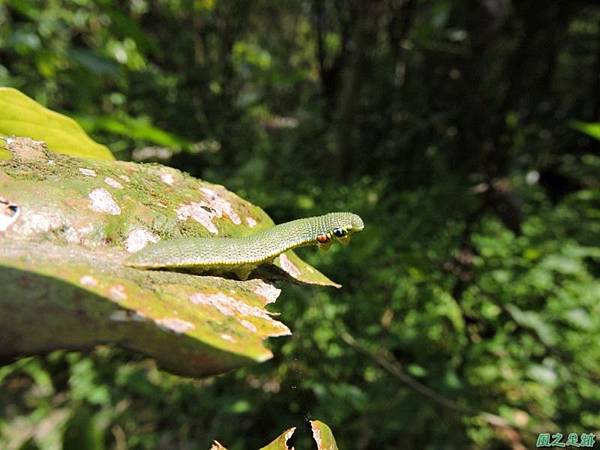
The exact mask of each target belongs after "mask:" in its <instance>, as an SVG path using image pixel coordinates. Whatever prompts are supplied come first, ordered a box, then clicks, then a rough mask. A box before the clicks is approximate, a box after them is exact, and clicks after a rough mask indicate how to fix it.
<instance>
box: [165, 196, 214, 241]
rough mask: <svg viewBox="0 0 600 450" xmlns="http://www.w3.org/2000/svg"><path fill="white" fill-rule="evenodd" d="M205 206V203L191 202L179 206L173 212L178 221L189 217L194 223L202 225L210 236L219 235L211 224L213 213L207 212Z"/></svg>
mask: <svg viewBox="0 0 600 450" xmlns="http://www.w3.org/2000/svg"><path fill="white" fill-rule="evenodd" d="M207 206H208V205H206V204H205V203H199V202H191V203H189V204H186V205H181V206H180V207H179V208H177V209H176V210H175V213H176V214H177V218H178V219H179V220H186V219H187V218H188V217H191V218H192V219H194V220H195V221H196V222H198V223H200V224H202V225H203V226H204V228H206V229H207V230H208V231H209V232H211V233H212V234H219V229H218V228H217V227H216V226H215V224H214V223H213V222H212V220H213V217H214V216H215V213H214V212H210V211H208V210H207Z"/></svg>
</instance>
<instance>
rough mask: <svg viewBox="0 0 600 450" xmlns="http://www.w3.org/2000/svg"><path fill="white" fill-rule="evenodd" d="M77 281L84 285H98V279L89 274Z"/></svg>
mask: <svg viewBox="0 0 600 450" xmlns="http://www.w3.org/2000/svg"><path fill="white" fill-rule="evenodd" d="M79 282H80V283H81V284H83V285H84V286H89V287H94V286H97V285H98V280H96V279H95V278H94V277H93V276H91V275H84V276H82V277H81V278H80V279H79Z"/></svg>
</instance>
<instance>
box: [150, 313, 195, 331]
mask: <svg viewBox="0 0 600 450" xmlns="http://www.w3.org/2000/svg"><path fill="white" fill-rule="evenodd" d="M155 322H156V324H157V325H158V326H159V327H161V328H162V329H164V330H166V331H172V332H174V333H177V334H183V333H185V332H186V331H189V330H191V329H193V328H194V324H193V323H190V322H188V321H186V320H182V319H178V318H176V317H166V318H164V319H158V320H155Z"/></svg>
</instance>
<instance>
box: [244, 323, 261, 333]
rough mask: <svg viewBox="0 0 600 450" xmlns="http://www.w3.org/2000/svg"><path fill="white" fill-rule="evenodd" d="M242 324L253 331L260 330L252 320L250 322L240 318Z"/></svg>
mask: <svg viewBox="0 0 600 450" xmlns="http://www.w3.org/2000/svg"><path fill="white" fill-rule="evenodd" d="M240 324H241V325H242V326H243V327H244V328H245V329H246V330H248V331H252V332H253V333H256V332H257V331H258V329H257V328H256V326H255V325H254V324H253V323H252V322H248V321H247V320H240Z"/></svg>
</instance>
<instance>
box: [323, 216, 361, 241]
mask: <svg viewBox="0 0 600 450" xmlns="http://www.w3.org/2000/svg"><path fill="white" fill-rule="evenodd" d="M324 218H325V220H324V224H325V226H324V228H323V230H321V231H320V232H319V233H318V234H317V238H316V239H317V244H318V245H319V247H320V248H322V249H323V250H327V249H328V248H329V247H330V246H331V244H332V243H333V242H334V241H338V242H340V243H341V244H343V245H348V244H349V243H350V239H351V237H352V235H353V234H354V233H357V232H359V231H362V230H363V229H364V227H365V224H364V222H363V220H362V219H361V218H360V217H359V216H358V215H356V214H353V213H330V214H327V215H325V216H324Z"/></svg>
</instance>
